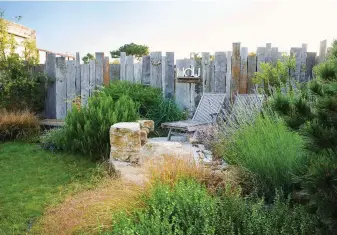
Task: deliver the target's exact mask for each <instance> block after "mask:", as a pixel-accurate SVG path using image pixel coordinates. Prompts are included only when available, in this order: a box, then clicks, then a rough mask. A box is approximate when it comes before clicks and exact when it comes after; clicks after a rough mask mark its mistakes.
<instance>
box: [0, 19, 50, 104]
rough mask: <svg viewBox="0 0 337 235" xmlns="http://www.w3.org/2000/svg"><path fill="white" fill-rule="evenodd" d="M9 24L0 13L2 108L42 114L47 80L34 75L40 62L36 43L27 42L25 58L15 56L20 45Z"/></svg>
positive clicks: (42, 76) (0, 101)
mask: <svg viewBox="0 0 337 235" xmlns="http://www.w3.org/2000/svg"><path fill="white" fill-rule="evenodd" d="M8 26H9V22H8V21H7V20H5V19H4V14H3V12H0V108H5V109H8V110H20V109H30V110H32V111H41V110H42V109H43V107H44V96H45V86H44V85H45V84H44V83H45V82H46V76H44V75H42V74H34V73H32V72H31V68H32V66H34V65H36V64H37V63H38V62H39V53H38V50H37V47H36V41H35V40H34V39H26V40H25V41H24V42H23V43H22V46H23V47H24V51H23V55H22V56H20V55H19V54H17V53H16V52H15V50H16V48H17V46H18V43H17V42H16V40H15V38H14V35H11V34H9V33H8Z"/></svg>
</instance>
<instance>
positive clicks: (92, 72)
mask: <svg viewBox="0 0 337 235" xmlns="http://www.w3.org/2000/svg"><path fill="white" fill-rule="evenodd" d="M96 86H97V85H96V62H95V60H90V62H89V96H92V95H93V93H94V90H95V89H96Z"/></svg>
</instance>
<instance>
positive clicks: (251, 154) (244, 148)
mask: <svg viewBox="0 0 337 235" xmlns="http://www.w3.org/2000/svg"><path fill="white" fill-rule="evenodd" d="M225 142H226V145H225V146H226V147H225V148H224V149H223V157H224V159H225V160H226V161H228V162H229V163H230V164H237V165H239V166H241V167H244V168H246V169H248V170H249V171H251V172H252V173H254V174H255V175H256V177H257V179H258V182H260V186H259V194H260V195H264V196H265V197H266V198H268V199H270V198H272V197H273V195H274V192H275V188H282V189H283V190H284V191H285V193H288V192H289V190H290V186H291V184H292V183H291V182H292V177H293V174H294V173H296V172H297V171H298V170H300V169H301V166H302V164H303V163H304V160H305V159H306V158H305V156H304V150H303V147H304V141H303V139H302V138H301V136H300V135H299V134H297V133H295V132H292V131H289V130H288V129H287V127H286V125H285V124H284V122H283V120H282V119H280V118H278V117H276V116H275V115H273V114H267V113H265V114H264V115H263V116H262V115H260V116H259V117H257V118H256V120H255V121H254V122H251V123H247V124H246V125H244V124H243V125H241V128H240V129H238V130H237V131H236V132H235V133H234V134H233V135H232V136H231V137H230V139H229V140H226V141H225Z"/></svg>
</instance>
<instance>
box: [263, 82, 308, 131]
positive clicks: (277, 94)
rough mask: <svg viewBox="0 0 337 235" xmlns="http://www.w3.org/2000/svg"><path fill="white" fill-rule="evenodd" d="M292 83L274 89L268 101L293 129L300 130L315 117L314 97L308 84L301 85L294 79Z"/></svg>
mask: <svg viewBox="0 0 337 235" xmlns="http://www.w3.org/2000/svg"><path fill="white" fill-rule="evenodd" d="M290 83H292V85H281V89H280V90H277V89H274V90H273V92H272V94H271V96H270V97H269V100H268V101H269V102H268V103H269V105H270V107H271V108H272V109H273V110H274V111H275V112H276V113H277V114H279V115H280V116H281V117H283V119H284V120H285V122H286V124H287V125H288V126H289V127H290V128H291V129H293V130H299V129H300V128H301V127H303V125H304V124H305V123H306V122H308V121H309V120H312V119H313V108H312V104H313V103H314V99H313V98H312V96H311V95H310V93H309V91H308V85H307V84H303V85H302V86H299V84H296V83H295V82H293V80H291V81H290Z"/></svg>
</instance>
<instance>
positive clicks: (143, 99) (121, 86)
mask: <svg viewBox="0 0 337 235" xmlns="http://www.w3.org/2000/svg"><path fill="white" fill-rule="evenodd" d="M101 92H102V93H105V94H106V95H108V96H110V97H112V98H113V99H114V100H117V99H118V98H119V97H121V96H122V95H127V96H129V97H130V98H131V99H132V100H133V101H134V102H136V103H138V104H139V115H140V116H141V117H142V118H146V119H150V120H153V121H154V122H155V128H159V127H160V124H161V123H163V122H169V121H178V120H183V119H186V118H187V116H186V114H185V113H183V112H182V111H181V110H180V109H179V108H178V106H177V105H176V104H175V102H174V101H172V100H169V99H164V98H163V95H162V93H161V90H160V89H158V88H153V87H150V86H145V85H141V84H135V83H130V82H126V81H116V82H113V83H111V84H110V86H109V87H106V88H103V89H102V90H101Z"/></svg>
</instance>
